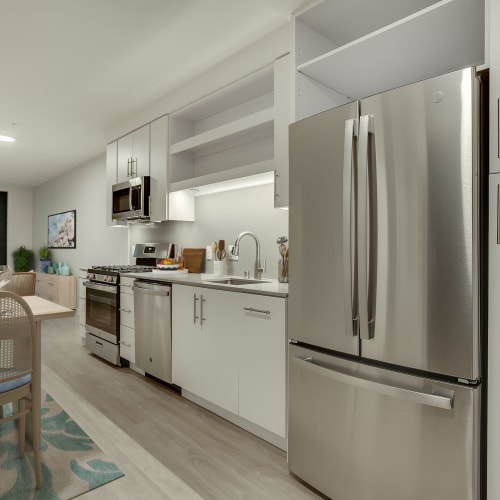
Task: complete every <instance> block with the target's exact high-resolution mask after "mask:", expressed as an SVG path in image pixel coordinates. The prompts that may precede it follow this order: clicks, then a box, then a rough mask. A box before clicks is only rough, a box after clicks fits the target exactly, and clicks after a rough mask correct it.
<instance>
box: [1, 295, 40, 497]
mask: <svg viewBox="0 0 500 500" xmlns="http://www.w3.org/2000/svg"><path fill="white" fill-rule="evenodd" d="M36 335H37V329H36V325H35V320H34V318H33V314H32V312H31V309H30V307H29V305H28V304H27V303H26V301H25V300H24V299H23V298H22V297H21V296H19V295H17V294H15V293H13V292H5V291H0V408H2V407H3V405H6V404H8V403H11V404H12V412H1V413H0V424H2V423H4V422H8V421H10V420H19V456H20V457H23V456H24V447H25V446H24V445H25V434H26V415H27V414H30V415H31V419H32V426H31V429H32V432H33V434H32V444H33V453H34V456H35V478H36V488H37V489H39V488H40V487H41V486H42V465H41V452H40V418H41V417H40V411H41V410H40V407H39V406H38V408H36V407H34V406H33V404H32V400H33V398H32V395H33V394H32V391H33V386H34V387H40V384H39V383H38V382H39V379H40V376H41V373H40V362H38V360H39V358H40V355H41V353H40V342H37V339H36ZM35 367H36V368H37V369H36V370H35V369H34V368H35ZM37 399H38V401H39V398H37Z"/></svg>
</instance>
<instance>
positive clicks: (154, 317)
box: [132, 279, 172, 384]
mask: <svg viewBox="0 0 500 500" xmlns="http://www.w3.org/2000/svg"><path fill="white" fill-rule="evenodd" d="M132 289H133V291H134V323H135V364H136V366H137V367H138V368H141V369H142V370H144V371H145V372H146V373H148V374H150V375H153V377H156V378H158V379H160V380H163V381H164V382H168V383H169V384H171V383H172V287H171V285H169V284H165V283H158V282H151V281H146V280H141V279H136V280H135V281H134V286H133V288H132Z"/></svg>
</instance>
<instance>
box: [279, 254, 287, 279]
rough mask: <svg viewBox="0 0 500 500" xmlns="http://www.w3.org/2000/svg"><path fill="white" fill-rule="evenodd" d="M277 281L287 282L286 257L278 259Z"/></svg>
mask: <svg viewBox="0 0 500 500" xmlns="http://www.w3.org/2000/svg"><path fill="white" fill-rule="evenodd" d="M278 281H279V282H280V283H288V259H280V260H279V261H278Z"/></svg>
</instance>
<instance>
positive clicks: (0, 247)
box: [0, 191, 7, 265]
mask: <svg viewBox="0 0 500 500" xmlns="http://www.w3.org/2000/svg"><path fill="white" fill-rule="evenodd" d="M5 264H7V193H6V192H5V191H0V265H5Z"/></svg>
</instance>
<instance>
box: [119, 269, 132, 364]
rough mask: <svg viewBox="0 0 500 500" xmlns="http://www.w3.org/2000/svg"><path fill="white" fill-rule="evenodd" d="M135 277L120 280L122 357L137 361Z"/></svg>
mask: <svg viewBox="0 0 500 500" xmlns="http://www.w3.org/2000/svg"><path fill="white" fill-rule="evenodd" d="M133 284H134V278H127V277H121V281H120V357H121V358H124V359H127V360H128V361H130V362H131V363H135V330H134V292H133V291H132V285H133Z"/></svg>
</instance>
